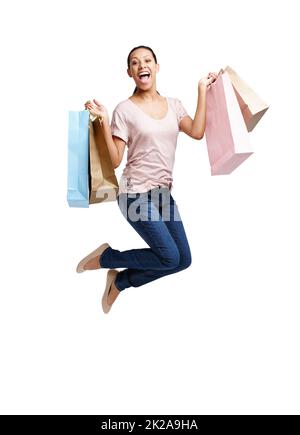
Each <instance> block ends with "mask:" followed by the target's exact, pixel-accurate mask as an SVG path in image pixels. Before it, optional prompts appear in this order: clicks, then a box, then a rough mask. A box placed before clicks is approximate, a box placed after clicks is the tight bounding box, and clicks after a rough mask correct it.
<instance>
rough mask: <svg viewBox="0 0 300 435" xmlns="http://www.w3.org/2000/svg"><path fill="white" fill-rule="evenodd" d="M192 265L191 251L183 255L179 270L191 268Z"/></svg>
mask: <svg viewBox="0 0 300 435" xmlns="http://www.w3.org/2000/svg"><path fill="white" fill-rule="evenodd" d="M191 264H192V255H191V251H190V250H189V251H187V252H185V253H184V254H183V255H181V257H180V262H179V264H178V270H184V269H187V268H188V267H190V265H191Z"/></svg>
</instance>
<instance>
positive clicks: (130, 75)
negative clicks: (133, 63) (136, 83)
mask: <svg viewBox="0 0 300 435" xmlns="http://www.w3.org/2000/svg"><path fill="white" fill-rule="evenodd" d="M127 74H128V75H129V77H132V74H131V72H130V69H129V68H127Z"/></svg>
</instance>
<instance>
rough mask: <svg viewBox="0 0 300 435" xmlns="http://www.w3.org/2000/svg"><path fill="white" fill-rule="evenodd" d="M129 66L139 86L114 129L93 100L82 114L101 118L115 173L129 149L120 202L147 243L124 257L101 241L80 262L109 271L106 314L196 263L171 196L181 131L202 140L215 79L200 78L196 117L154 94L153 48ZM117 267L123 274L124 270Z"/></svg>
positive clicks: (120, 109) (121, 107) (135, 55)
mask: <svg viewBox="0 0 300 435" xmlns="http://www.w3.org/2000/svg"><path fill="white" fill-rule="evenodd" d="M127 66H128V69H127V73H128V75H129V77H132V78H133V80H134V82H135V84H136V88H135V91H134V93H133V95H132V96H131V97H129V98H128V99H126V100H123V101H121V102H120V103H119V104H118V105H117V106H116V108H115V110H114V112H113V115H112V121H111V126H110V125H109V116H108V112H107V110H106V108H105V107H104V106H103V105H102V104H101V103H99V102H98V101H97V100H95V99H94V100H93V102H91V101H88V102H87V103H85V108H86V109H88V110H89V112H90V113H91V114H92V115H94V116H97V117H99V121H100V124H101V126H102V131H103V135H104V138H105V141H106V143H107V146H108V149H109V153H110V157H111V161H112V164H113V167H114V168H117V167H118V166H119V165H120V163H121V161H122V157H123V154H124V150H125V147H126V145H127V146H128V154H127V164H126V167H125V169H124V171H123V174H122V176H121V179H120V182H119V192H118V196H117V202H118V206H119V208H120V210H121V212H122V214H123V215H124V217H125V218H126V219H127V221H128V222H129V224H130V225H131V226H132V227H133V228H134V229H135V230H136V231H137V232H138V234H139V235H140V236H141V237H142V238H143V239H144V240H145V241H146V243H147V244H148V245H149V248H143V249H130V250H127V251H122V252H120V251H118V250H117V249H113V248H112V247H111V246H110V245H109V244H108V243H104V244H102V245H101V246H100V247H99V248H97V249H96V250H95V251H93V252H92V253H91V254H89V255H88V256H86V257H85V258H84V259H83V260H81V261H80V263H79V264H78V266H77V272H83V271H85V270H93V269H99V268H109V269H110V270H109V271H108V273H107V280H106V287H105V291H104V294H103V297H102V308H103V311H104V312H105V313H108V312H109V310H110V308H111V306H112V304H113V303H114V301H115V300H116V298H117V297H118V295H119V294H120V292H121V291H123V290H124V289H126V288H128V287H131V286H132V287H139V286H141V285H144V284H146V283H148V282H151V281H153V280H155V279H158V278H161V277H163V276H166V275H169V274H172V273H176V272H179V271H181V270H184V269H186V268H187V267H189V266H190V264H191V252H190V247H189V243H188V240H187V237H186V233H185V230H184V226H183V223H182V220H181V217H180V214H179V211H178V207H177V203H176V201H175V200H174V198H173V196H172V193H171V190H172V181H173V178H172V170H173V165H174V159H175V149H176V144H177V137H178V134H179V131H183V132H184V133H186V134H187V135H188V136H190V137H192V138H194V139H198V140H199V139H201V138H202V137H203V135H204V130H205V112H206V90H207V88H208V87H209V86H210V85H211V83H213V82H214V81H215V80H216V78H217V74H216V73H209V74H208V76H207V77H205V78H202V79H201V80H199V83H198V102H197V109H196V113H195V118H194V119H192V118H190V116H189V115H188V114H187V112H186V110H185V108H184V107H183V105H182V103H181V101H180V100H179V99H177V98H171V97H162V96H161V95H160V94H159V92H158V91H157V90H156V74H157V73H158V71H159V67H160V66H159V64H158V63H157V58H156V55H155V54H154V52H153V50H152V49H151V48H150V47H147V46H138V47H134V48H133V49H132V50H131V51H130V53H129V55H128V58H127ZM99 121H98V120H95V121H94V122H99ZM166 215H167V217H166ZM115 268H125V269H124V270H123V271H120V272H119V271H118V270H116V269H115Z"/></svg>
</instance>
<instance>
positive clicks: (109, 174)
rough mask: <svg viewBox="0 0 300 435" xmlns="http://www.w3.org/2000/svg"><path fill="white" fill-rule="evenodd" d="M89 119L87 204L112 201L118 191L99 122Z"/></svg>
mask: <svg viewBox="0 0 300 435" xmlns="http://www.w3.org/2000/svg"><path fill="white" fill-rule="evenodd" d="M92 119H93V118H92V117H91V118H90V133H89V139H90V165H89V167H90V176H89V180H90V198H89V203H90V204H95V203H98V202H105V201H114V200H116V199H117V194H118V190H119V185H118V181H117V178H116V175H115V171H114V168H113V165H112V162H111V159H110V154H109V151H108V147H107V144H106V142H105V140H104V136H103V132H102V128H101V125H100V123H99V120H98V119H96V120H95V121H94V122H93V121H92Z"/></svg>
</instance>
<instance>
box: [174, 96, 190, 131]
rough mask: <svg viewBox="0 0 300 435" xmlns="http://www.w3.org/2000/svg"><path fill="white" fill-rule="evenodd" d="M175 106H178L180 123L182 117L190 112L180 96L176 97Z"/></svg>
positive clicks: (177, 111) (177, 112)
mask: <svg viewBox="0 0 300 435" xmlns="http://www.w3.org/2000/svg"><path fill="white" fill-rule="evenodd" d="M175 107H176V114H177V121H178V125H179V123H180V121H181V120H182V118H184V117H185V116H187V115H188V113H187V111H186V109H185V107H184V106H183V104H182V102H181V101H180V100H179V99H178V98H175Z"/></svg>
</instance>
